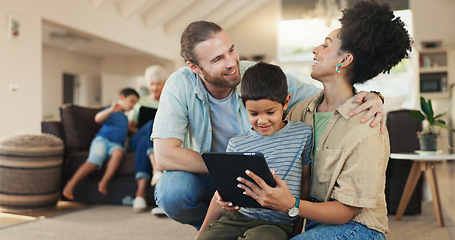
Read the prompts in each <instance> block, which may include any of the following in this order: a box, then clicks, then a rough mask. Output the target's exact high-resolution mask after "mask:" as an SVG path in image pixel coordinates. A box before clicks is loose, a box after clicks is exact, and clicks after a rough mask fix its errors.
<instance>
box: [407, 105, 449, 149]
mask: <svg viewBox="0 0 455 240" xmlns="http://www.w3.org/2000/svg"><path fill="white" fill-rule="evenodd" d="M409 114H410V115H411V117H412V118H414V119H416V120H418V121H426V124H424V127H423V129H422V131H421V132H418V133H417V138H418V139H419V143H420V150H422V151H436V149H437V145H438V137H439V128H445V129H447V130H449V131H451V132H455V129H453V128H451V127H450V126H448V125H447V124H446V122H445V121H443V120H441V118H442V117H443V116H444V115H446V114H447V112H445V113H441V114H438V115H436V116H435V114H434V111H433V105H432V103H431V99H428V101H426V100H425V98H423V97H420V111H418V110H413V111H411V112H410V113H409Z"/></svg>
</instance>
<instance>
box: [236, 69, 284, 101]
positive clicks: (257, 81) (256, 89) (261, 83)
mask: <svg viewBox="0 0 455 240" xmlns="http://www.w3.org/2000/svg"><path fill="white" fill-rule="evenodd" d="M241 95H242V101H243V104H245V102H246V101H248V100H254V101H257V100H261V99H268V100H272V101H275V102H278V103H280V104H281V105H283V106H284V104H285V103H286V97H287V96H288V84H287V81H286V75H285V74H284V72H283V70H281V68H280V67H279V66H276V65H273V64H269V63H265V62H260V63H257V64H255V65H254V66H251V67H249V68H248V69H247V70H246V71H245V73H244V74H243V78H242V83H241Z"/></svg>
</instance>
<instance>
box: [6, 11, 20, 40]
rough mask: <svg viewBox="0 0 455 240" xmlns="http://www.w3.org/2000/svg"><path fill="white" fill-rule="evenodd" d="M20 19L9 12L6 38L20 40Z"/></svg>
mask: <svg viewBox="0 0 455 240" xmlns="http://www.w3.org/2000/svg"><path fill="white" fill-rule="evenodd" d="M22 25H23V24H22V19H21V18H20V17H19V16H17V15H15V14H9V15H8V29H7V31H8V33H7V36H8V39H9V40H11V41H16V40H20V39H21V38H22V35H23V32H22V30H23V27H22Z"/></svg>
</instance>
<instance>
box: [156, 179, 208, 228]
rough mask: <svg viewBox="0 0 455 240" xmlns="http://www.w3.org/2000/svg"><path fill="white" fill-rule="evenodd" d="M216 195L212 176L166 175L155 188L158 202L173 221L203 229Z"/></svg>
mask: <svg viewBox="0 0 455 240" xmlns="http://www.w3.org/2000/svg"><path fill="white" fill-rule="evenodd" d="M214 193H215V186H214V185H213V182H212V179H211V178H210V176H209V175H203V174H194V173H189V172H183V171H165V172H164V173H163V175H162V176H161V177H160V180H159V181H158V183H157V185H156V186H155V201H156V204H157V205H158V206H159V207H160V208H162V209H163V210H164V211H165V212H166V215H167V216H168V217H170V218H171V219H173V220H175V221H177V222H180V223H183V224H189V225H192V226H193V227H195V228H196V229H199V228H200V227H201V225H202V222H203V221H204V218H205V214H206V213H207V208H208V206H209V204H210V201H211V200H212V197H213V194H214Z"/></svg>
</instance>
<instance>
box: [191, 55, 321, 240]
mask: <svg viewBox="0 0 455 240" xmlns="http://www.w3.org/2000/svg"><path fill="white" fill-rule="evenodd" d="M287 89H288V88H287V83H286V76H285V75H284V73H283V71H282V70H281V69H280V68H279V67H278V66H275V65H271V64H267V63H262V62H261V63H258V64H256V65H254V66H252V67H250V68H249V69H247V70H246V72H245V74H244V76H243V79H242V85H241V95H242V101H243V103H244V104H245V108H246V111H247V114H248V119H249V122H250V123H251V126H252V128H251V129H250V130H249V131H247V132H245V133H241V134H239V135H237V136H236V137H234V138H232V139H231V140H230V141H229V144H228V147H227V151H228V152H261V153H263V154H264V156H265V158H266V160H267V164H268V165H269V168H270V169H273V170H274V172H275V173H274V174H276V176H278V177H279V178H281V179H283V180H284V181H285V182H286V184H287V185H288V187H289V189H290V191H291V194H292V195H293V196H295V197H302V198H307V197H308V189H309V170H310V165H309V164H310V163H311V157H310V152H311V147H312V134H313V132H312V129H311V127H309V126H308V125H306V124H302V123H301V122H287V121H283V120H282V119H283V112H284V110H286V109H287V106H288V103H289V100H290V98H291V95H289V94H288V92H287ZM272 172H273V171H272ZM302 172H303V173H304V174H302ZM302 175H303V177H302ZM301 189H304V190H303V192H301ZM217 194H218V193H215V195H214V196H213V198H212V201H211V202H210V206H209V209H208V212H207V215H206V217H205V219H204V222H203V224H202V226H201V229H200V230H199V233H198V236H197V239H237V238H240V237H242V239H243V238H246V239H274V240H276V239H288V238H289V237H290V236H291V233H292V224H293V222H294V221H295V220H296V219H297V217H296V214H293V213H291V212H290V211H289V210H290V209H291V208H292V206H289V207H290V209H289V210H286V211H285V212H280V211H275V210H270V209H262V208H241V209H240V210H238V211H234V212H230V211H226V210H222V207H221V206H220V205H218V204H217V200H219V199H217ZM209 225H210V226H209Z"/></svg>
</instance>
